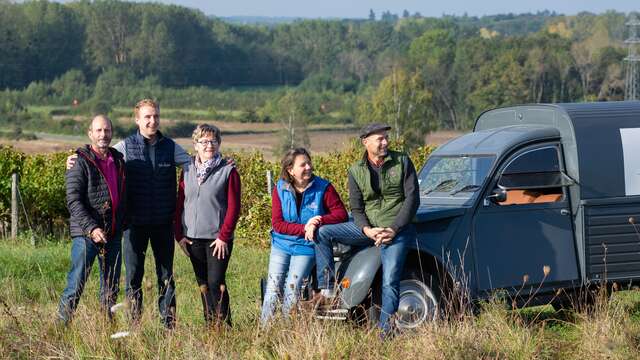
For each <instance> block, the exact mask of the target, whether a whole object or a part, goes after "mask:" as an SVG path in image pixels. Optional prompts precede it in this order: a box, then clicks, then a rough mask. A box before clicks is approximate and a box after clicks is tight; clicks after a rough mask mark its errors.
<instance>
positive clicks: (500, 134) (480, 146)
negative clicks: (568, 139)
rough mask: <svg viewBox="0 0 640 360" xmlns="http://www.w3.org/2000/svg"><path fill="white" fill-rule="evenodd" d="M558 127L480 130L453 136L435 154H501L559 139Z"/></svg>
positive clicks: (537, 126) (519, 126) (513, 127)
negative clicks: (537, 142)
mask: <svg viewBox="0 0 640 360" xmlns="http://www.w3.org/2000/svg"><path fill="white" fill-rule="evenodd" d="M559 138H560V132H559V131H558V129H556V128H553V127H549V126H544V125H536V124H530V125H511V126H505V127H501V128H499V129H487V130H480V131H476V132H473V133H470V134H467V135H465V136H461V137H458V138H455V139H453V140H451V141H449V142H447V143H446V144H444V145H442V146H441V147H439V148H438V149H437V150H436V151H435V152H434V153H433V155H435V156H460V155H494V154H495V155H497V156H498V157H499V156H500V155H502V153H503V152H505V151H509V150H510V149H512V148H513V147H514V146H517V145H521V144H525V143H529V142H532V141H540V140H541V139H549V140H552V139H559Z"/></svg>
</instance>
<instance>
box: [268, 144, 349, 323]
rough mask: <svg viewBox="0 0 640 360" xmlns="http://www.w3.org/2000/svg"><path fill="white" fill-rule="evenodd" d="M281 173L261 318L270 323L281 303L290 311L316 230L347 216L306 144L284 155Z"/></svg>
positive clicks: (275, 191) (304, 274) (310, 260)
mask: <svg viewBox="0 0 640 360" xmlns="http://www.w3.org/2000/svg"><path fill="white" fill-rule="evenodd" d="M281 163H282V170H281V174H280V179H279V180H278V183H277V185H276V187H275V188H274V189H273V193H272V194H271V196H272V202H271V225H272V230H271V239H272V241H271V255H270V257H269V274H268V277H267V288H266V291H265V295H264V303H263V304H262V315H261V317H260V322H261V323H262V324H263V325H265V324H266V323H267V322H268V321H269V320H270V319H271V318H272V317H273V315H274V313H275V310H276V308H277V306H278V305H279V304H281V305H282V313H283V314H284V316H287V315H288V314H289V312H290V311H291V309H293V307H294V305H295V304H296V302H297V301H298V297H299V292H300V287H301V285H302V283H303V281H304V280H305V279H307V278H308V277H309V274H310V272H311V268H312V267H313V265H314V263H315V252H314V245H313V241H314V236H315V233H316V230H317V229H318V228H319V227H320V226H322V225H324V224H336V223H341V222H344V221H346V220H347V211H346V209H345V207H344V204H343V203H342V200H340V195H338V192H337V191H336V189H335V188H334V187H333V185H331V183H329V181H327V180H325V179H323V178H321V177H319V176H315V175H314V174H313V166H312V164H311V156H310V155H309V152H308V151H307V150H306V149H304V148H297V149H291V150H289V151H287V153H286V154H285V155H284V157H283V158H282V162H281Z"/></svg>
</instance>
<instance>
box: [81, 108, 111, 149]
mask: <svg viewBox="0 0 640 360" xmlns="http://www.w3.org/2000/svg"><path fill="white" fill-rule="evenodd" d="M87 135H89V138H90V139H91V147H92V148H93V150H95V151H97V152H98V153H101V154H106V153H107V151H108V150H109V144H111V137H112V135H113V134H112V123H111V120H110V119H109V118H108V117H107V116H105V115H97V116H95V117H94V118H93V119H92V120H91V124H90V125H89V131H88V133H87Z"/></svg>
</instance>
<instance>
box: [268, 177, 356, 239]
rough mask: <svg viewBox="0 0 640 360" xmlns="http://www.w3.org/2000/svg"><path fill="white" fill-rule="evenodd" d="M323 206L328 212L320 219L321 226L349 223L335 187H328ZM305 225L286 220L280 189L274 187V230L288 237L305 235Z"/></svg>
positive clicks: (272, 212)
mask: <svg viewBox="0 0 640 360" xmlns="http://www.w3.org/2000/svg"><path fill="white" fill-rule="evenodd" d="M322 204H323V205H324V208H325V209H326V211H327V212H326V214H324V215H322V216H321V217H320V221H321V224H323V225H324V224H338V223H341V222H345V221H347V219H348V215H347V209H345V207H344V204H343V203H342V200H340V195H339V194H338V192H337V191H336V189H335V188H334V187H333V185H331V184H329V185H328V186H327V189H326V190H325V192H324V196H323V197H322ZM304 225H305V224H296V223H290V222H287V221H285V220H284V217H283V216H282V202H281V201H280V197H279V196H278V189H277V188H276V187H274V188H273V193H272V194H271V226H272V227H273V230H275V231H277V232H279V233H280V234H286V235H304Z"/></svg>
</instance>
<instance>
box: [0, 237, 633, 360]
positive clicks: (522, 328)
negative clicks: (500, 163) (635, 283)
mask: <svg viewBox="0 0 640 360" xmlns="http://www.w3.org/2000/svg"><path fill="white" fill-rule="evenodd" d="M26 243H27V241H26V240H23V241H21V242H12V241H9V240H3V241H2V242H1V243H0V264H2V266H0V300H1V301H0V314H1V315H0V357H2V358H23V359H31V358H65V359H66V358H101V359H102V358H112V359H121V358H132V359H138V358H141V359H155V358H176V359H179V358H180V359H181V358H202V359H214V358H220V357H222V358H236V359H241V358H258V359H270V358H284V359H294V358H295V359H297V358H316V359H329V358H357V359H377V358H398V359H413V358H427V359H477V358H491V359H493V358H499V359H503V358H509V359H630V358H640V352H639V350H640V291H638V290H630V291H621V292H616V293H615V294H614V295H613V297H612V298H611V299H610V300H601V301H598V302H597V303H596V307H595V309H594V310H592V311H589V312H586V311H581V312H562V313H556V312H554V311H553V310H552V308H551V307H550V306H544V307H535V308H528V309H524V310H519V311H509V310H506V307H505V306H504V305H502V304H499V303H489V304H485V305H484V307H483V310H482V311H481V313H480V315H478V316H473V315H470V314H466V313H464V314H462V315H461V316H460V317H458V318H457V319H456V320H440V321H438V322H436V323H434V324H429V325H427V326H424V327H422V328H420V329H417V330H416V331H413V332H410V333H405V334H402V335H400V336H398V337H396V338H394V339H392V340H389V341H384V342H383V341H380V340H379V338H378V334H377V332H376V331H375V330H370V329H366V328H360V327H356V326H355V325H353V324H350V323H339V322H323V321H319V320H315V319H312V318H311V317H310V316H309V315H308V314H304V313H302V314H299V315H297V316H295V317H293V318H292V319H291V320H289V321H282V320H280V321H277V322H275V323H274V325H273V326H271V327H270V328H268V329H260V328H259V326H258V314H259V308H260V304H259V286H258V280H259V278H260V277H261V276H263V275H264V273H265V272H266V266H267V257H268V250H266V249H256V248H251V247H248V246H246V245H243V241H242V240H241V239H239V240H237V244H236V246H235V247H234V250H233V251H234V253H233V255H232V258H231V262H230V268H229V271H228V288H229V291H230V294H231V302H232V312H233V323H234V326H233V328H231V329H228V330H223V331H218V332H214V331H212V330H210V329H206V328H205V326H204V321H203V319H202V316H201V304H200V300H199V295H198V290H197V288H196V285H195V280H194V277H193V273H192V270H191V266H190V263H189V262H188V259H187V258H186V257H185V256H183V254H182V253H179V252H178V251H176V257H175V278H176V286H177V303H178V310H177V316H178V325H177V328H176V329H175V330H174V331H171V332H167V331H165V330H163V328H162V327H161V326H160V324H159V322H158V319H157V310H156V306H155V305H154V302H155V298H156V290H155V275H154V272H153V261H152V256H148V257H147V263H146V269H147V272H146V274H147V276H146V277H145V280H144V289H145V301H144V304H145V311H144V315H143V320H142V322H141V324H140V325H139V326H138V327H136V328H130V327H129V324H128V321H127V319H126V317H125V314H124V313H125V311H122V312H118V313H117V317H116V322H115V324H110V323H108V322H106V321H104V320H102V319H101V318H100V316H98V314H97V311H98V308H99V306H98V301H97V292H98V289H97V283H98V281H97V271H96V270H97V268H96V267H94V272H93V274H92V277H91V279H90V280H89V282H88V285H87V288H86V289H85V293H84V295H83V297H82V300H81V302H80V307H79V309H78V312H77V315H76V318H75V320H74V322H73V323H72V324H71V325H70V326H69V327H68V328H62V327H60V326H58V325H56V323H55V311H56V306H57V302H58V299H59V296H60V293H61V291H62V289H63V287H64V285H65V276H66V272H67V268H68V266H69V248H70V244H69V243H68V242H44V243H42V244H40V245H39V246H37V247H36V248H32V247H30V246H29V245H26ZM148 254H149V255H150V254H151V251H149V252H148ZM120 298H122V292H121V295H120ZM118 331H131V333H130V335H129V336H128V337H124V338H120V339H111V338H110V335H111V334H113V333H116V332H118Z"/></svg>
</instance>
